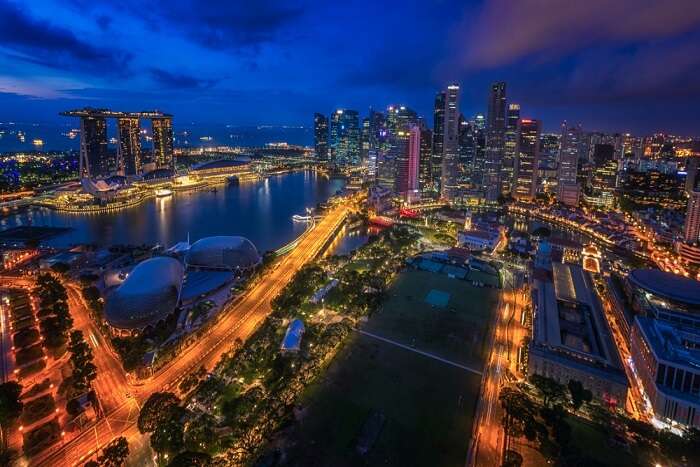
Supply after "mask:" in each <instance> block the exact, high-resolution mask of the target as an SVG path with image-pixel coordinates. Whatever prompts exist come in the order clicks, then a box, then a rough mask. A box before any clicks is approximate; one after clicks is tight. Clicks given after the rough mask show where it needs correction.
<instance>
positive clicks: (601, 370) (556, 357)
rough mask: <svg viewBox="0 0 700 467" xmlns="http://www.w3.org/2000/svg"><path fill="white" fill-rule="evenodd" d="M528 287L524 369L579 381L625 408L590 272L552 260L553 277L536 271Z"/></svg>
mask: <svg viewBox="0 0 700 467" xmlns="http://www.w3.org/2000/svg"><path fill="white" fill-rule="evenodd" d="M532 291H533V292H532V301H533V311H534V322H533V325H534V328H533V339H532V341H531V343H530V349H529V358H528V374H530V375H532V374H539V375H543V376H547V377H550V378H553V379H555V380H557V381H559V382H560V383H562V384H567V383H568V382H569V380H577V381H580V382H581V383H582V384H583V386H584V387H586V388H587V389H589V390H590V391H591V392H592V393H593V396H594V397H596V398H597V399H600V400H603V401H605V402H606V403H608V404H610V405H615V406H619V407H624V404H625V400H626V398H627V386H628V384H627V377H626V376H625V373H624V371H623V367H622V361H621V360H620V356H619V354H618V352H617V348H616V347H615V343H614V341H613V339H612V336H611V332H610V329H609V327H608V323H607V321H606V319H605V316H604V315H603V310H602V307H601V304H600V301H599V299H598V297H597V296H596V295H595V292H594V287H593V283H592V281H591V277H590V275H589V274H588V273H587V272H586V271H584V270H583V269H582V268H581V267H580V266H576V265H570V264H562V263H553V264H552V280H551V281H550V280H549V279H548V278H547V276H546V275H540V276H537V277H536V278H534V280H533V287H532Z"/></svg>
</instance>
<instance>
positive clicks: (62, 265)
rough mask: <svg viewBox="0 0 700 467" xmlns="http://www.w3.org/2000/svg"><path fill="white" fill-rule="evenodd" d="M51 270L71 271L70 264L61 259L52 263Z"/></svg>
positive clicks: (63, 272) (61, 272)
mask: <svg viewBox="0 0 700 467" xmlns="http://www.w3.org/2000/svg"><path fill="white" fill-rule="evenodd" d="M51 270H52V271H53V272H55V273H56V274H65V273H67V272H68V271H70V264H68V263H63V262H61V261H59V262H58V263H54V264H52V265H51Z"/></svg>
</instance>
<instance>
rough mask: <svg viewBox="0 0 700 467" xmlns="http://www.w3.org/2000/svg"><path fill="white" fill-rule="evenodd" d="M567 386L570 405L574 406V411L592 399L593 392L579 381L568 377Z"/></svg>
mask: <svg viewBox="0 0 700 467" xmlns="http://www.w3.org/2000/svg"><path fill="white" fill-rule="evenodd" d="M567 387H568V388H569V395H570V396H571V406H572V407H573V408H574V412H576V411H578V409H580V408H581V406H582V405H583V403H584V402H590V401H591V400H593V394H592V393H591V391H589V390H588V389H586V388H584V387H583V384H581V381H576V380H574V379H570V380H569V384H568V385H567Z"/></svg>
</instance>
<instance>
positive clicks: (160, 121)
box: [151, 117, 175, 169]
mask: <svg viewBox="0 0 700 467" xmlns="http://www.w3.org/2000/svg"><path fill="white" fill-rule="evenodd" d="M151 125H152V127H153V162H154V163H155V165H156V167H157V168H159V169H174V168H175V157H174V155H173V119H172V118H171V117H153V118H151Z"/></svg>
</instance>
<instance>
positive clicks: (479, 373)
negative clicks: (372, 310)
mask: <svg viewBox="0 0 700 467" xmlns="http://www.w3.org/2000/svg"><path fill="white" fill-rule="evenodd" d="M355 331H357V332H359V333H360V334H362V335H363V336H367V337H371V338H373V339H377V340H380V341H382V342H386V343H387V344H391V345H395V346H396V347H401V348H402V349H405V350H410V351H411V352H415V353H417V354H420V355H423V356H424V357H428V358H432V359H433V360H437V361H439V362H442V363H446V364H448V365H452V366H455V367H457V368H461V369H462V370H466V371H468V372H470V373H474V374H475V375H479V376H481V375H482V372H481V371H479V370H477V369H474V368H471V367H468V366H465V365H462V364H461V363H457V362H453V361H452V360H447V359H445V358H442V357H438V356H437V355H435V354H432V353H429V352H424V351H422V350H418V349H415V348H413V347H411V346H408V345H405V344H402V343H400V342H396V341H393V340H391V339H387V338H386V337H382V336H378V335H377V334H372V333H371V332H367V331H363V330H362V329H355Z"/></svg>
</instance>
